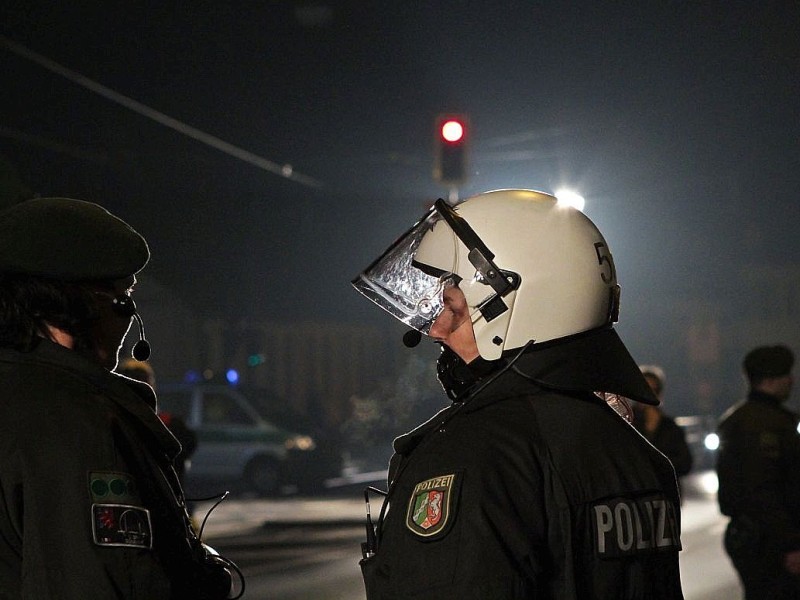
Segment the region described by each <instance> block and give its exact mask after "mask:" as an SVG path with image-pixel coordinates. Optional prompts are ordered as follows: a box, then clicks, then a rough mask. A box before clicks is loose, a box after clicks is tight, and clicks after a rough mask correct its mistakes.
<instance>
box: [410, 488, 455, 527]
mask: <svg viewBox="0 0 800 600" xmlns="http://www.w3.org/2000/svg"><path fill="white" fill-rule="evenodd" d="M455 483H456V475H455V473H451V474H449V475H440V476H439V477H432V478H431V479H426V480H425V481H420V482H419V483H418V484H417V485H415V486H414V491H413V492H412V493H411V499H410V500H409V502H408V513H407V514H406V527H408V528H409V529H410V530H411V531H412V532H413V533H414V534H416V535H418V536H420V537H424V538H430V537H431V536H434V535H436V534H437V533H440V532H441V531H443V530H444V528H445V527H446V526H447V524H448V522H449V521H450V519H451V513H452V509H453V493H454V489H455Z"/></svg>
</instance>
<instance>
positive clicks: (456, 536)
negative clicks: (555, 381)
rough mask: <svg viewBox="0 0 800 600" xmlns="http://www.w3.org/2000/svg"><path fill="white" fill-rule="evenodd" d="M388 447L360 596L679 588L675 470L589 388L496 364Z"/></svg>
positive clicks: (555, 595) (608, 594) (634, 592)
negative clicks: (380, 506) (383, 506)
mask: <svg viewBox="0 0 800 600" xmlns="http://www.w3.org/2000/svg"><path fill="white" fill-rule="evenodd" d="M442 422H444V424H442ZM395 450H396V454H395V456H394V457H393V459H392V463H391V467H390V481H391V485H390V492H389V493H390V495H389V498H388V500H389V503H390V504H389V507H388V511H387V512H386V514H385V518H384V520H383V522H382V524H381V526H380V528H379V546H378V548H377V552H376V554H375V555H374V556H373V557H371V558H367V559H365V560H363V561H362V571H363V574H364V580H365V584H366V588H367V597H368V598H369V599H370V600H377V599H381V600H386V599H400V598H402V599H407V598H432V599H433V598H435V599H438V600H443V599H449V598H452V599H456V598H457V599H460V600H464V599H481V600H491V599H495V598H497V599H500V598H502V599H522V598H525V599H537V600H538V599H540V598H546V599H559V600H567V599H569V600H593V599H597V600H612V599H613V600H622V599H647V600H659V599H670V600H676V599H681V598H683V595H682V592H681V585H680V578H679V570H678V551H679V549H680V533H679V530H680V522H679V520H680V515H679V499H678V491H677V484H676V481H675V474H674V471H673V469H672V467H671V465H670V464H669V462H668V461H667V460H666V459H665V458H664V457H663V455H661V454H660V453H659V452H658V451H656V450H655V449H654V448H653V447H652V446H651V445H650V444H648V443H647V442H646V441H645V440H644V439H643V438H642V437H641V435H640V434H639V433H638V432H637V431H636V430H635V429H634V428H633V427H632V426H631V425H630V424H628V423H627V421H625V420H623V419H622V418H621V417H620V416H619V415H617V413H616V412H614V410H613V409H612V408H610V407H609V406H608V405H607V404H606V403H605V402H604V401H602V400H600V399H599V398H597V397H596V396H595V395H594V394H591V393H580V392H576V393H575V394H572V393H570V394H569V395H567V394H565V393H561V392H556V391H552V390H551V391H547V390H545V389H542V388H541V387H539V386H538V385H536V384H534V383H533V382H531V381H529V380H527V379H525V378H523V377H522V376H520V375H519V374H517V373H514V372H511V371H507V372H505V373H504V374H503V375H501V376H500V377H499V378H497V379H496V380H495V381H493V382H492V383H491V384H489V385H488V386H487V387H485V389H484V390H482V391H481V392H479V393H478V394H477V395H475V396H474V397H473V398H472V400H471V401H470V402H469V403H468V404H466V405H464V406H461V405H459V404H458V403H456V404H454V405H453V406H452V407H450V408H448V409H445V410H444V411H442V412H440V413H439V414H438V415H437V416H436V417H434V418H433V419H432V420H430V421H428V422H427V423H426V424H424V425H422V426H421V427H420V428H418V429H416V430H414V431H412V432H411V433H409V434H407V435H405V436H403V437H400V438H398V439H397V440H396V441H395Z"/></svg>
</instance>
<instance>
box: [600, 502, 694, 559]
mask: <svg viewBox="0 0 800 600" xmlns="http://www.w3.org/2000/svg"><path fill="white" fill-rule="evenodd" d="M590 511H591V515H590V521H591V523H592V529H593V537H594V548H595V553H596V554H597V555H598V556H599V557H600V558H618V557H622V556H630V555H633V554H643V553H651V552H663V551H678V550H680V549H681V539H680V531H679V528H678V519H677V511H676V509H675V504H674V503H673V502H672V501H670V500H668V499H667V498H666V497H664V496H663V495H661V494H653V495H649V496H640V497H637V498H622V497H621V498H612V499H608V500H604V501H602V502H597V503H595V504H594V505H592V506H591V507H590Z"/></svg>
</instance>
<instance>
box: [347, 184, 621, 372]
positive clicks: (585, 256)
mask: <svg viewBox="0 0 800 600" xmlns="http://www.w3.org/2000/svg"><path fill="white" fill-rule="evenodd" d="M452 283H457V284H458V286H459V288H460V289H461V290H462V291H463V293H464V296H465V298H466V300H467V304H468V305H469V308H470V313H471V319H472V323H473V328H474V331H475V339H476V342H477V345H478V350H479V352H480V355H481V356H482V357H483V358H484V359H486V360H495V359H497V358H499V357H500V356H501V355H502V353H503V352H504V351H507V350H513V349H515V348H521V347H523V346H525V345H526V344H528V343H529V342H531V341H533V342H534V343H536V344H539V343H542V342H547V341H551V340H556V339H560V338H564V337H567V336H571V335H574V334H578V333H582V332H586V331H590V330H593V329H597V328H600V327H604V326H606V325H610V324H611V323H613V322H615V321H616V319H617V314H618V306H619V286H618V285H617V278H616V271H615V268H614V261H613V259H612V257H611V253H610V251H609V249H608V245H607V244H606V241H605V239H603V236H602V235H601V234H600V231H599V230H598V229H597V227H595V226H594V224H593V223H592V222H591V221H590V220H589V218H588V217H586V216H585V215H584V214H583V213H582V212H580V211H578V210H576V209H574V208H571V207H567V206H562V205H559V204H558V203H557V201H556V199H555V198H554V197H553V196H550V195H548V194H544V193H541V192H534V191H530V190H499V191H493V192H488V193H485V194H480V195H478V196H474V197H472V198H469V199H467V200H466V201H464V202H463V203H461V204H459V205H458V206H456V207H455V208H453V207H450V206H449V205H447V204H446V203H445V202H444V201H443V200H438V201H437V202H436V203H435V205H434V206H433V208H432V209H431V210H430V212H428V214H427V215H426V216H425V217H424V218H423V219H422V220H421V221H419V222H418V223H417V224H416V225H415V226H414V227H413V228H412V229H411V230H410V231H409V232H408V233H407V234H406V235H405V236H403V237H402V238H400V239H399V240H398V241H397V242H395V244H394V245H393V246H392V247H390V248H389V249H388V250H387V251H386V252H385V253H384V254H383V255H382V256H381V258H379V259H378V260H377V261H375V262H374V263H373V264H372V265H371V266H370V267H369V268H367V269H366V270H365V271H364V272H363V273H361V274H360V275H359V276H358V277H356V278H355V279H354V280H353V285H354V286H355V288H356V289H357V290H358V291H359V292H361V293H362V294H364V295H365V296H367V297H368V298H369V299H370V300H372V301H373V302H375V303H376V304H378V305H379V306H380V307H381V308H383V309H384V310H386V311H387V312H389V313H391V314H392V315H393V316H395V317H396V318H398V319H399V320H401V321H402V322H404V323H406V324H407V325H409V326H410V327H412V328H414V329H416V330H418V331H419V332H421V333H423V334H426V335H427V334H428V332H429V330H430V326H431V324H432V323H433V321H434V320H435V319H436V318H437V317H438V316H439V313H440V312H441V310H442V307H443V302H442V293H443V291H444V289H445V288H446V286H447V285H450V284H452Z"/></svg>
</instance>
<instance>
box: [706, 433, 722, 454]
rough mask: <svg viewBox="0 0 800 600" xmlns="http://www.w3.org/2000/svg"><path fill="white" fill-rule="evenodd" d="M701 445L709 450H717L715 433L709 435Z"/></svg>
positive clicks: (717, 437)
mask: <svg viewBox="0 0 800 600" xmlns="http://www.w3.org/2000/svg"><path fill="white" fill-rule="evenodd" d="M703 444H705V447H706V448H708V449H709V450H716V449H718V448H719V436H718V435H717V434H716V433H709V434H708V435H707V436H706V439H704V440H703Z"/></svg>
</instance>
